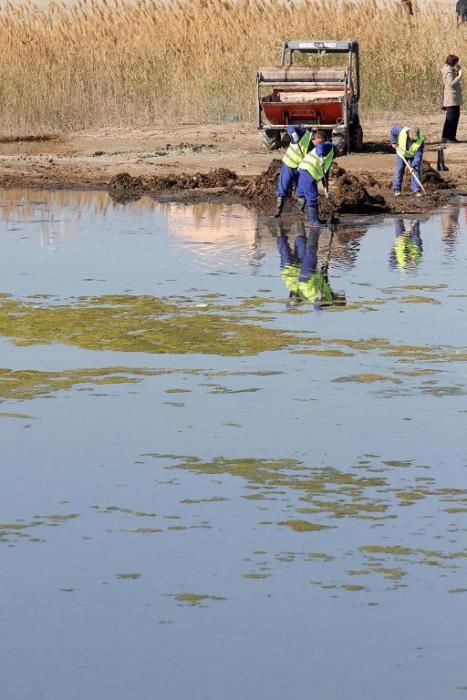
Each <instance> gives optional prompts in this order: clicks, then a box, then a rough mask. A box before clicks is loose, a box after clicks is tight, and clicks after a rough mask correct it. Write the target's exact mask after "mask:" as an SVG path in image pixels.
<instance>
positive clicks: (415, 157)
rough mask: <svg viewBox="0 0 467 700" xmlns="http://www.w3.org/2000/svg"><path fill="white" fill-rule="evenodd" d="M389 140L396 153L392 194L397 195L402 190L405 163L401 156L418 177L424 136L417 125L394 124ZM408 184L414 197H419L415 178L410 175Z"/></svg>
mask: <svg viewBox="0 0 467 700" xmlns="http://www.w3.org/2000/svg"><path fill="white" fill-rule="evenodd" d="M389 140H390V141H391V146H392V147H393V148H394V150H395V151H396V153H397V158H396V170H395V172H394V183H393V187H394V196H395V197H399V196H400V194H401V191H402V181H403V179H404V172H405V163H404V161H403V159H402V158H401V156H403V158H405V160H406V161H407V162H408V163H409V165H410V166H411V167H412V168H413V170H414V171H415V173H416V175H417V176H418V179H419V180H420V177H421V172H420V171H421V165H422V160H423V147H424V145H425V137H424V136H423V134H421V133H420V129H419V128H418V126H412V127H408V128H407V127H406V126H401V124H396V125H395V126H393V127H392V129H391V131H390V134H389ZM410 184H411V186H412V192H413V193H414V195H415V196H416V197H421V196H422V193H421V191H420V184H419V183H418V182H417V180H416V179H415V178H414V177H413V175H412V177H411V180H410Z"/></svg>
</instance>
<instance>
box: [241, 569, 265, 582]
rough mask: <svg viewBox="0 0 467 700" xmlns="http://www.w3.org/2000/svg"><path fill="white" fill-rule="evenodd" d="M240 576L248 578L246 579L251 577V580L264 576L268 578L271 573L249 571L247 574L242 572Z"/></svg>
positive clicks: (263, 577)
mask: <svg viewBox="0 0 467 700" xmlns="http://www.w3.org/2000/svg"><path fill="white" fill-rule="evenodd" d="M242 576H243V578H248V579H252V580H255V579H258V580H261V579H265V578H270V577H271V574H266V573H263V572H261V571H250V572H248V573H247V574H242Z"/></svg>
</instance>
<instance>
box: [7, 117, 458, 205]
mask: <svg viewBox="0 0 467 700" xmlns="http://www.w3.org/2000/svg"><path fill="white" fill-rule="evenodd" d="M438 121H439V117H438V116H437V115H435V116H433V117H427V118H426V122H427V124H426V125H424V131H425V133H426V135H427V148H426V150H425V166H424V177H423V180H424V184H425V186H426V188H427V191H428V196H427V197H423V198H421V199H415V198H414V197H413V196H412V195H411V193H410V189H409V187H408V186H407V185H406V187H405V193H404V194H403V196H401V197H400V198H398V199H397V200H395V198H394V196H393V194H392V187H391V180H392V171H393V167H394V156H393V153H392V152H391V151H390V149H388V146H387V143H386V140H385V139H386V138H387V137H386V133H387V126H388V123H389V124H390V123H391V120H380V121H378V120H373V122H372V124H371V126H368V125H366V127H365V136H366V143H365V147H364V151H363V152H362V153H358V154H352V155H350V156H345V157H343V158H340V159H339V160H338V161H337V164H336V168H335V170H336V173H335V177H333V178H332V183H331V191H332V192H333V197H334V200H333V201H334V205H333V206H335V208H336V211H337V212H338V213H340V214H343V215H347V214H349V213H357V214H362V215H368V214H370V215H375V214H376V215H377V214H409V213H410V214H417V213H419V212H423V213H426V212H428V211H431V210H433V209H436V208H439V207H441V206H443V205H445V204H446V203H448V202H449V201H450V199H451V198H452V196H453V195H458V194H465V193H467V166H466V163H467V142H465V143H462V142H461V143H459V144H453V145H449V147H447V148H446V150H445V158H446V162H447V165H448V167H449V171H448V172H446V173H444V172H442V173H438V172H437V171H436V159H437V147H438V146H439V144H438V143H437V142H436V137H437V134H438V130H439V124H438ZM281 157H282V152H281V151H275V152H272V153H269V152H267V151H265V149H264V148H263V146H262V144H261V140H260V137H259V135H258V133H257V132H256V129H255V127H254V125H252V124H235V125H231V124H229V125H225V124H221V125H212V124H207V125H196V126H194V125H180V126H176V127H170V128H166V127H164V128H162V127H161V128H159V129H154V128H150V127H147V128H143V129H138V130H135V129H126V128H125V129H118V128H110V129H105V130H104V129H101V130H98V131H96V132H85V133H79V134H74V135H69V136H64V135H62V134H56V135H53V134H48V135H47V138H44V135H42V136H41V135H37V136H31V135H22V136H20V135H18V136H17V137H16V138H15V139H12V138H11V137H9V138H7V139H1V138H0V187H2V188H7V189H10V188H27V189H48V190H51V189H56V190H60V189H75V190H107V191H108V192H109V194H110V195H111V196H112V198H113V199H114V200H115V201H117V202H121V203H124V202H126V201H130V200H134V199H137V198H139V197H141V196H150V197H152V198H153V199H154V200H156V201H160V202H180V203H186V204H190V203H201V202H203V203H205V202H219V203H243V204H246V205H247V206H249V207H251V208H253V209H255V210H257V211H258V212H260V213H262V214H268V213H270V212H271V211H272V209H273V207H274V197H275V194H274V188H275V181H276V178H277V172H278V168H279V164H280V158H281ZM321 199H322V200H323V205H324V210H323V214H324V215H326V213H327V212H326V211H325V202H324V197H322V198H321ZM294 212H295V204H294V202H293V199H292V200H291V202H289V203H288V205H287V206H286V208H285V210H284V215H285V216H288V215H290V214H293V213H294Z"/></svg>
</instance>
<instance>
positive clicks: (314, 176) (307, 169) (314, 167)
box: [296, 131, 335, 226]
mask: <svg viewBox="0 0 467 700" xmlns="http://www.w3.org/2000/svg"><path fill="white" fill-rule="evenodd" d="M312 143H313V146H314V148H313V150H312V151H310V152H309V153H308V154H307V155H306V156H305V157H304V158H303V160H302V161H301V163H300V165H299V166H298V185H297V190H296V194H297V197H298V198H299V199H301V198H303V199H304V200H305V202H306V205H307V208H308V220H309V222H310V224H311V225H312V226H319V225H320V224H322V223H324V222H323V221H321V220H320V219H319V216H318V201H319V197H318V182H321V181H322V180H324V179H325V178H326V177H327V174H328V173H329V169H330V167H331V164H332V161H333V160H334V156H335V151H334V146H333V145H332V143H331V142H330V141H326V134H325V133H324V131H316V132H315V134H314V135H313V138H312Z"/></svg>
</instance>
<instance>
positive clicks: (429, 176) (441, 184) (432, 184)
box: [422, 160, 454, 191]
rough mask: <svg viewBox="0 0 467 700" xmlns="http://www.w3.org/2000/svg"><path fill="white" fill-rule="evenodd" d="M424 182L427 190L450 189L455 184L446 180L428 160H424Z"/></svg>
mask: <svg viewBox="0 0 467 700" xmlns="http://www.w3.org/2000/svg"><path fill="white" fill-rule="evenodd" d="M422 183H423V186H424V187H425V189H426V190H427V191H433V190H449V189H452V188H453V187H454V184H453V183H452V182H450V181H449V180H445V179H444V178H443V177H442V176H441V175H440V174H439V172H438V171H437V170H435V169H434V168H432V167H431V165H430V164H429V163H427V162H426V160H424V161H422Z"/></svg>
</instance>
